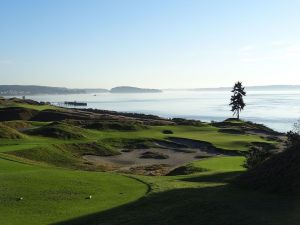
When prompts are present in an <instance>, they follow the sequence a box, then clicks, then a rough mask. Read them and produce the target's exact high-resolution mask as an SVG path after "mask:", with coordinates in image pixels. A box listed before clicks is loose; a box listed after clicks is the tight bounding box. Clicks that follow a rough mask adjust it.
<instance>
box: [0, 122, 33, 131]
mask: <svg viewBox="0 0 300 225" xmlns="http://www.w3.org/2000/svg"><path fill="white" fill-rule="evenodd" d="M2 123H3V124H4V125H5V126H8V127H10V128H13V129H16V130H20V129H25V128H30V127H32V124H31V123H30V122H28V121H23V120H15V121H13V120H11V121H4V122H2Z"/></svg>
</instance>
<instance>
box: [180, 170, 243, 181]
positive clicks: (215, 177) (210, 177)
mask: <svg viewBox="0 0 300 225" xmlns="http://www.w3.org/2000/svg"><path fill="white" fill-rule="evenodd" d="M242 173H243V172H236V171H232V172H226V173H214V174H207V175H206V174H201V175H199V176H195V177H194V176H193V177H187V178H183V179H180V180H182V181H188V182H213V183H227V182H229V181H230V180H232V179H234V178H235V177H237V176H239V175H241V174H242Z"/></svg>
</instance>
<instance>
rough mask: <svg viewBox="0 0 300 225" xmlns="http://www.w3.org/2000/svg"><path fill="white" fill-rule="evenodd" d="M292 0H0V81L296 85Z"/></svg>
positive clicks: (299, 49) (297, 41)
mask: <svg viewBox="0 0 300 225" xmlns="http://www.w3.org/2000/svg"><path fill="white" fill-rule="evenodd" d="M299 11H300V1H298V0H226V1H225V0H209V1H208V0H205V1H204V0H151V1H150V0H149V1H146V0H145V1H142V0H109V1H107V0H26V1H23V0H0V84H21V85H25V84H27V85H28V84H34V85H48V86H60V87H70V88H88V87H90V88H111V87H114V86H121V85H130V86H138V87H144V88H199V87H221V86H232V84H233V83H234V82H235V81H237V80H240V81H242V82H243V83H244V84H245V85H248V86H250V85H274V84H300V29H299V28H300V13H299Z"/></svg>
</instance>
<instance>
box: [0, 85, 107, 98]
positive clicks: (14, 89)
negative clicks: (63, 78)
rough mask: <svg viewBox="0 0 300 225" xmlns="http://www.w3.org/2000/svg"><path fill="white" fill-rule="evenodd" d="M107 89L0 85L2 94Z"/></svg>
mask: <svg viewBox="0 0 300 225" xmlns="http://www.w3.org/2000/svg"><path fill="white" fill-rule="evenodd" d="M103 92H108V90H106V89H69V88H64V87H48V86H36V85H0V95H3V96H5V95H38V94H86V93H103Z"/></svg>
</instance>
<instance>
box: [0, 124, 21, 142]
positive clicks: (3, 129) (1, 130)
mask: <svg viewBox="0 0 300 225" xmlns="http://www.w3.org/2000/svg"><path fill="white" fill-rule="evenodd" d="M0 138H1V139H22V138H24V135H23V134H21V133H20V132H19V131H17V130H15V129H13V128H11V127H9V126H6V125H4V124H3V123H0Z"/></svg>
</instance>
